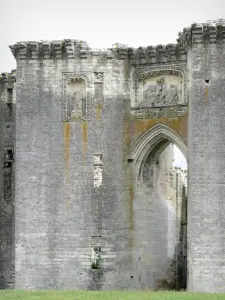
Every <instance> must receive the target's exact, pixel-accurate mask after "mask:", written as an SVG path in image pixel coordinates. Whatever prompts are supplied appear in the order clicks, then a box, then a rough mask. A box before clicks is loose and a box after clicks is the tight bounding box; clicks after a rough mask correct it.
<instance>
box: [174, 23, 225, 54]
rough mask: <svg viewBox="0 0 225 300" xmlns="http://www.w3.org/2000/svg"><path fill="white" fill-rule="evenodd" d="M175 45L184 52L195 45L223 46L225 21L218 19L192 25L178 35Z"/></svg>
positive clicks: (224, 41)
mask: <svg viewBox="0 0 225 300" xmlns="http://www.w3.org/2000/svg"><path fill="white" fill-rule="evenodd" d="M178 36H179V37H178V39H177V43H178V45H181V47H184V49H185V50H186V51H188V50H189V49H191V47H192V46H193V45H197V44H205V45H207V44H223V43H225V20H224V19H218V20H215V21H207V22H206V23H200V24H198V23H193V24H192V25H191V26H190V27H187V28H184V29H183V31H182V32H179V33H178Z"/></svg>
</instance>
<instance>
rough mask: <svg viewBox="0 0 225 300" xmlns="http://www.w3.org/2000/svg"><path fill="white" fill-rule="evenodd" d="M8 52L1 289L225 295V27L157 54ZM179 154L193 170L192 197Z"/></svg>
mask: <svg viewBox="0 0 225 300" xmlns="http://www.w3.org/2000/svg"><path fill="white" fill-rule="evenodd" d="M10 49H11V51H12V53H13V55H14V57H15V59H16V61H17V69H16V74H15V71H13V72H12V73H9V74H8V73H2V74H1V76H0V288H4V289H5V288H15V289H89V290H105V289H117V290H118V289H124V290H127V289H130V290H131V289H132V290H134V289H135V290H141V289H159V288H169V289H173V288H179V287H180V288H183V287H185V286H186V284H187V289H188V290H190V291H202V292H218V293H222V292H225V285H224V277H225V259H224V257H225V236H224V230H225V217H224V212H225V202H224V198H225V182H224V178H225V165H224V164H225V133H224V132H225V130H224V129H225V108H224V99H225V22H224V20H217V21H215V22H208V23H205V24H192V25H191V27H190V28H185V29H184V30H183V32H181V33H179V37H178V39H177V44H168V45H158V46H156V47H153V46H149V47H139V48H137V49H134V48H130V47H126V46H124V45H120V44H115V45H114V46H113V47H112V48H110V49H107V50H94V49H90V47H89V46H88V45H87V43H86V42H84V41H79V40H69V39H66V40H62V41H50V42H49V41H41V42H33V41H28V42H19V43H16V44H15V45H12V46H10ZM171 143H173V144H176V145H177V146H178V147H179V148H180V150H181V151H182V152H183V154H184V156H185V157H186V158H187V161H188V193H187V195H186V186H185V184H183V181H182V175H181V173H179V172H178V171H177V170H175V169H173V170H171V164H170V165H169V163H168V162H166V160H169V161H170V163H171V159H172V156H171V151H170V150H168V149H170V148H168V146H169V145H170V144H171ZM166 149H167V150H166ZM187 198H188V200H187ZM187 203H188V204H187ZM186 204H187V206H188V208H187V209H186ZM186 215H187V218H186ZM186 232H187V233H186ZM186 261H187V262H186ZM186 263H187V273H186ZM186 277H187V283H186Z"/></svg>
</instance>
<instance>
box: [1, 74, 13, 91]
mask: <svg viewBox="0 0 225 300" xmlns="http://www.w3.org/2000/svg"><path fill="white" fill-rule="evenodd" d="M14 82H16V70H12V71H11V73H6V72H5V73H1V74H0V84H1V85H2V84H3V85H4V86H5V88H6V89H12V88H13V87H14Z"/></svg>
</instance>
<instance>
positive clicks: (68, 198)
mask: <svg viewBox="0 0 225 300" xmlns="http://www.w3.org/2000/svg"><path fill="white" fill-rule="evenodd" d="M64 156H65V168H66V169H65V194H66V200H65V202H66V207H67V208H69V206H70V202H71V195H70V188H71V184H70V123H68V122H64Z"/></svg>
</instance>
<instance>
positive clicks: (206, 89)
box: [204, 86, 209, 104]
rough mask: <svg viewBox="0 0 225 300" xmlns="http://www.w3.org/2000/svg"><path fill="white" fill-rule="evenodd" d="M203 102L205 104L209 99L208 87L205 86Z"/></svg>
mask: <svg viewBox="0 0 225 300" xmlns="http://www.w3.org/2000/svg"><path fill="white" fill-rule="evenodd" d="M204 100H205V101H204V102H205V104H207V103H208V100H209V88H208V87H207V86H206V87H205V97H204Z"/></svg>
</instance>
